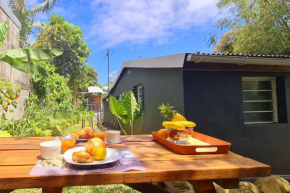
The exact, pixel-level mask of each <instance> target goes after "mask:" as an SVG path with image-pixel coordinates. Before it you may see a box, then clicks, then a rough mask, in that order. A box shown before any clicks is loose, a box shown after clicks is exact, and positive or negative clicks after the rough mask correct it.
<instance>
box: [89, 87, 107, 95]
mask: <svg viewBox="0 0 290 193" xmlns="http://www.w3.org/2000/svg"><path fill="white" fill-rule="evenodd" d="M88 93H101V94H103V93H104V91H103V89H101V88H100V87H98V86H89V87H88Z"/></svg>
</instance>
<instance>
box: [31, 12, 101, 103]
mask: <svg viewBox="0 0 290 193" xmlns="http://www.w3.org/2000/svg"><path fill="white" fill-rule="evenodd" d="M49 21H50V22H49V23H43V24H42V30H41V33H40V34H39V35H38V36H37V38H38V40H37V42H36V43H35V45H34V46H35V47H38V48H59V49H62V50H64V54H62V55H61V56H59V57H56V58H55V59H54V60H53V65H55V67H56V71H55V72H56V73H58V74H60V75H61V76H64V77H68V78H69V81H68V85H69V87H70V89H71V90H72V97H73V99H72V104H73V105H75V104H76V100H77V95H78V92H79V90H80V89H81V88H83V87H85V85H86V81H87V80H88V78H87V77H88V76H89V77H92V79H94V78H96V73H92V72H93V69H92V68H89V67H88V66H87V64H86V62H87V59H88V56H89V53H90V49H89V48H87V43H86V42H85V41H83V40H82V38H83V31H82V30H81V29H80V28H79V27H77V26H74V25H73V24H71V23H68V22H66V21H65V20H64V18H63V17H58V16H56V15H52V16H51V17H50V18H49ZM88 71H90V73H89V75H87V74H86V73H88ZM92 79H90V80H92ZM95 80H96V79H95ZM96 81H97V80H96Z"/></svg>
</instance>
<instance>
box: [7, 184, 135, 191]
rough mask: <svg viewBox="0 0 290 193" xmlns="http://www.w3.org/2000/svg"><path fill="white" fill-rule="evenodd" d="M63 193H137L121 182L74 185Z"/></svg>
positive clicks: (35, 189) (37, 189)
mask: <svg viewBox="0 0 290 193" xmlns="http://www.w3.org/2000/svg"><path fill="white" fill-rule="evenodd" d="M62 192H63V193H80V192H81V193H82V192H83V193H138V191H136V190H134V189H132V188H130V187H128V186H125V185H123V184H113V185H102V186H74V187H65V188H64V189H63V191H62ZM13 193H41V188H31V189H19V190H14V191H13Z"/></svg>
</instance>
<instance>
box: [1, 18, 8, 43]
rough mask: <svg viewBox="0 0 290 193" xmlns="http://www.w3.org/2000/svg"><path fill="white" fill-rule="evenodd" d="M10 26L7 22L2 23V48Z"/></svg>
mask: <svg viewBox="0 0 290 193" xmlns="http://www.w3.org/2000/svg"><path fill="white" fill-rule="evenodd" d="M7 29H8V25H7V23H6V22H2V23H0V48H1V47H2V46H3V42H4V40H5V38H6V33H7Z"/></svg>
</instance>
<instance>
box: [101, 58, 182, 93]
mask: <svg viewBox="0 0 290 193" xmlns="http://www.w3.org/2000/svg"><path fill="white" fill-rule="evenodd" d="M185 57H186V53H182V54H173V55H167V56H159V57H153V58H146V59H139V60H127V61H125V62H124V63H123V65H122V67H121V70H120V71H119V73H118V75H117V78H116V79H115V81H114V83H113V85H112V87H111V88H109V89H110V90H108V93H107V94H106V95H104V96H103V97H102V98H106V97H107V96H108V95H110V91H111V90H112V89H113V88H114V87H115V85H116V83H117V82H118V80H119V78H120V76H121V74H122V72H123V70H124V69H125V68H183V65H184V60H185ZM165 62H166V64H167V65H166V66H164V63H165ZM162 64H163V65H162Z"/></svg>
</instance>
